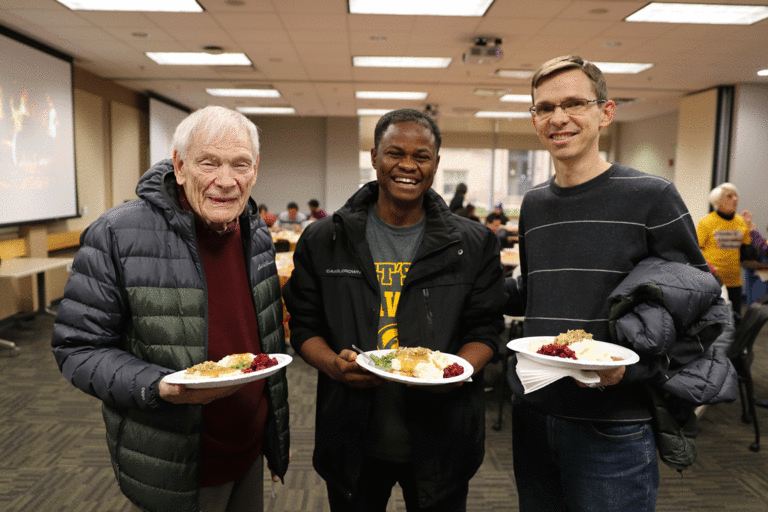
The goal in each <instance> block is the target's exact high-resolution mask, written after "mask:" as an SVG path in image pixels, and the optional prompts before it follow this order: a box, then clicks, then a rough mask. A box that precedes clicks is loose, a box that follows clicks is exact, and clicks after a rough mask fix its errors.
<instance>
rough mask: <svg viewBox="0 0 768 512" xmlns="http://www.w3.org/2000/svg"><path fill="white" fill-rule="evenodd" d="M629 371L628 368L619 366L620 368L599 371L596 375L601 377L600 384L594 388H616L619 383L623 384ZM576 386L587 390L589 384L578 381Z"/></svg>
mask: <svg viewBox="0 0 768 512" xmlns="http://www.w3.org/2000/svg"><path fill="white" fill-rule="evenodd" d="M626 370H627V367H626V366H619V367H618V368H611V369H610V370H599V371H596V372H595V373H596V374H598V375H599V376H600V382H599V383H597V384H594V386H596V387H598V388H602V387H605V386H615V385H616V384H618V383H619V382H621V379H623V378H624V372H625V371H626ZM576 384H578V385H579V387H582V388H586V387H588V386H587V384H584V383H583V382H579V381H576Z"/></svg>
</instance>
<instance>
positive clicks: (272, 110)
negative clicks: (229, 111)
mask: <svg viewBox="0 0 768 512" xmlns="http://www.w3.org/2000/svg"><path fill="white" fill-rule="evenodd" d="M237 111H238V112H240V113H242V114H295V113H296V109H295V108H293V107H237Z"/></svg>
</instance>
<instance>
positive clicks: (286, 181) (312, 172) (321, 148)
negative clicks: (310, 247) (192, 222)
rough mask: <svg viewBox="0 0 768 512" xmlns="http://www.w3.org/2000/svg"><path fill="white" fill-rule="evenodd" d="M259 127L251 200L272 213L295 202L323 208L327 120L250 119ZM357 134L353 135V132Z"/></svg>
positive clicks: (292, 118) (306, 208)
mask: <svg viewBox="0 0 768 512" xmlns="http://www.w3.org/2000/svg"><path fill="white" fill-rule="evenodd" d="M250 119H251V120H252V121H253V122H254V123H256V126H258V127H259V141H260V150H259V153H260V155H259V170H258V175H257V178H256V185H255V186H254V187H253V190H252V191H251V197H253V199H254V200H255V201H256V202H257V203H259V204H261V203H265V204H266V205H267V207H268V208H269V211H270V212H272V213H275V214H279V213H280V212H282V211H284V210H285V209H286V205H287V204H288V203H289V202H291V201H294V202H296V203H297V204H298V205H299V210H300V211H302V212H305V213H306V212H308V211H309V208H308V207H307V201H309V200H310V199H313V198H314V199H317V200H318V201H320V204H321V207H324V205H325V175H326V120H325V118H321V117H251V118H250ZM355 133H356V132H355Z"/></svg>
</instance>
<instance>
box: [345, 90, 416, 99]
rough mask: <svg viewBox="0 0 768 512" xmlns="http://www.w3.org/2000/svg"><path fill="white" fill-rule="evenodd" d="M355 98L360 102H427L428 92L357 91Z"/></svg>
mask: <svg viewBox="0 0 768 512" xmlns="http://www.w3.org/2000/svg"><path fill="white" fill-rule="evenodd" d="M355 98H357V99H359V100H425V99H427V93H426V92H400V91H357V92H355Z"/></svg>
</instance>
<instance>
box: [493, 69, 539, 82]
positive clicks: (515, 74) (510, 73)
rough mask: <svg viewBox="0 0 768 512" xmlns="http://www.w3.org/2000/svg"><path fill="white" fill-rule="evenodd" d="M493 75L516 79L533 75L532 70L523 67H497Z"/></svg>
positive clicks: (525, 78) (524, 78)
mask: <svg viewBox="0 0 768 512" xmlns="http://www.w3.org/2000/svg"><path fill="white" fill-rule="evenodd" d="M494 75H496V76H499V77H501V78H515V79H518V80H527V79H529V78H531V77H532V76H533V71H526V70H523V69H497V70H496V72H495V73H494Z"/></svg>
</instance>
